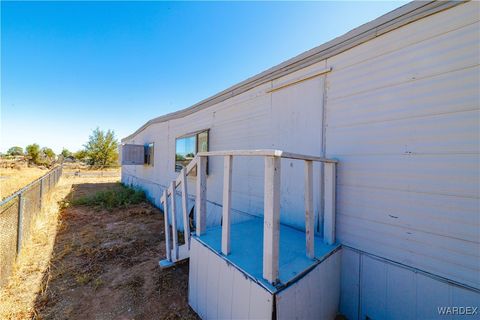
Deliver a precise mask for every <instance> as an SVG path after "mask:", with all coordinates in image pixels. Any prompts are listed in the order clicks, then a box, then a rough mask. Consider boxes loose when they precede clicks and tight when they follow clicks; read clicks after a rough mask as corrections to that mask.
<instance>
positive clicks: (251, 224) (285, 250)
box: [197, 218, 339, 292]
mask: <svg viewBox="0 0 480 320" xmlns="http://www.w3.org/2000/svg"><path fill="white" fill-rule="evenodd" d="M197 239H198V240H199V241H200V242H202V243H203V244H205V245H206V246H207V247H209V248H210V249H211V250H213V251H215V252H216V253H218V254H219V255H221V256H222V257H223V258H224V259H226V260H227V261H229V262H230V263H232V264H233V265H235V266H236V267H238V268H239V269H241V270H242V271H243V272H244V273H247V274H248V275H249V276H250V277H251V278H253V279H255V280H256V281H257V282H260V283H261V284H262V285H263V286H264V287H266V288H267V289H268V290H270V291H271V292H276V291H277V290H278V289H279V288H281V287H282V286H283V285H285V284H288V283H289V282H291V281H293V280H295V278H296V277H297V276H299V275H300V274H302V273H303V272H305V271H306V270H308V269H309V268H311V267H312V266H313V265H315V264H317V263H318V260H320V261H321V260H323V259H324V258H325V257H326V256H328V255H329V254H330V253H331V252H333V251H334V250H335V249H337V248H338V246H339V245H338V244H334V245H326V244H324V243H323V239H322V238H320V237H315V259H309V258H307V256H306V253H305V233H304V232H302V231H298V230H296V229H293V228H291V227H288V226H285V225H281V226H280V257H279V258H280V263H279V264H280V268H279V269H280V270H279V271H280V277H279V280H280V285H278V286H277V287H273V286H272V285H270V284H269V283H268V282H267V281H265V280H264V279H263V277H262V269H263V267H262V264H263V258H262V256H263V219H260V218H253V219H252V220H249V221H247V222H242V223H238V224H234V225H232V226H231V253H230V254H229V255H228V256H223V255H222V254H221V239H222V227H221V226H219V227H214V228H212V229H208V230H207V231H206V233H205V234H204V235H202V236H201V237H197Z"/></svg>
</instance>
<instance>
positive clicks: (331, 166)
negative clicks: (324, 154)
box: [323, 162, 336, 244]
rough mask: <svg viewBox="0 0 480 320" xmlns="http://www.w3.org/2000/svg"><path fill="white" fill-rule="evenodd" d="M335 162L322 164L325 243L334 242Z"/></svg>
mask: <svg viewBox="0 0 480 320" xmlns="http://www.w3.org/2000/svg"><path fill="white" fill-rule="evenodd" d="M335 175H336V170H335V163H331V162H326V163H325V164H324V177H325V178H324V179H325V180H324V181H325V184H324V197H325V198H324V211H323V212H324V223H323V235H324V236H323V239H324V241H325V243H327V244H334V243H335V188H336V181H335V180H336V179H335V178H336V177H335Z"/></svg>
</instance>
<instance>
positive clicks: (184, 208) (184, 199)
mask: <svg viewBox="0 0 480 320" xmlns="http://www.w3.org/2000/svg"><path fill="white" fill-rule="evenodd" d="M180 176H181V186H180V188H181V190H182V214H183V232H184V235H183V237H184V238H185V244H186V245H187V248H188V250H190V217H189V216H188V211H187V210H188V193H187V174H186V172H185V168H183V169H182V171H181V172H180Z"/></svg>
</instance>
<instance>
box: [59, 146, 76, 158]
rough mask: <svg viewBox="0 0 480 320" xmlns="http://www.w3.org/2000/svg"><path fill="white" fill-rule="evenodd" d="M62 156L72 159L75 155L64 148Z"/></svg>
mask: <svg viewBox="0 0 480 320" xmlns="http://www.w3.org/2000/svg"><path fill="white" fill-rule="evenodd" d="M60 154H61V155H62V156H63V157H64V158H68V157H71V156H72V155H73V154H72V153H71V152H70V151H69V150H68V149H66V148H63V149H62V152H60Z"/></svg>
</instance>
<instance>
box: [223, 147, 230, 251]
mask: <svg viewBox="0 0 480 320" xmlns="http://www.w3.org/2000/svg"><path fill="white" fill-rule="evenodd" d="M232 163H233V157H232V156H225V158H224V164H223V209H222V253H223V254H224V255H228V254H230V224H231V221H230V218H231V207H232V204H231V202H232Z"/></svg>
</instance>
